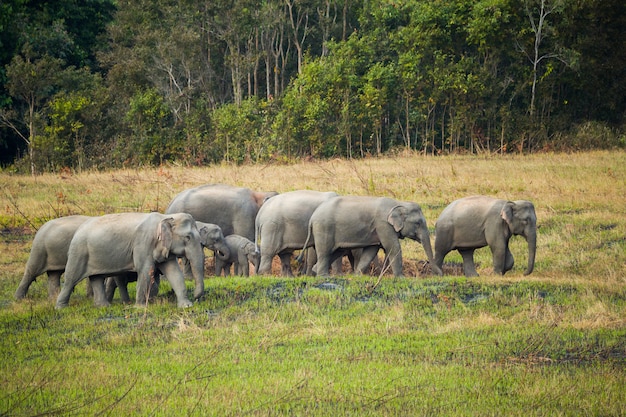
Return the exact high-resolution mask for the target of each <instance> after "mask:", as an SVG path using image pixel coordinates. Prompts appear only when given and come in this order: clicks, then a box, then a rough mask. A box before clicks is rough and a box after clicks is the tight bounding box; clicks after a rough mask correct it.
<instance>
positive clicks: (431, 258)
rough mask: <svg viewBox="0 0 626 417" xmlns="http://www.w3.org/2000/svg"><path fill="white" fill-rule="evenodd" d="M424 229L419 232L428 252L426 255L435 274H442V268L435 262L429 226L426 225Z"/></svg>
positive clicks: (421, 241)
mask: <svg viewBox="0 0 626 417" xmlns="http://www.w3.org/2000/svg"><path fill="white" fill-rule="evenodd" d="M423 229H424V230H421V231H420V232H419V235H418V236H419V241H420V243H421V244H422V246H423V247H424V252H425V253H426V257H427V258H428V263H429V264H430V265H431V268H432V272H433V274H437V275H442V274H443V272H442V270H441V268H439V267H438V266H437V264H435V258H434V256H433V248H432V246H431V244H430V233H429V232H428V227H427V226H424V228H423Z"/></svg>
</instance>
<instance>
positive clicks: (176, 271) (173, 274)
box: [137, 260, 193, 308]
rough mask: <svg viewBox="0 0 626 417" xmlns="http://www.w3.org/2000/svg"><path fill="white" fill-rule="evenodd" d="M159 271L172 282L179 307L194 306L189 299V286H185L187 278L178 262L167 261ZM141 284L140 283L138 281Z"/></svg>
mask: <svg viewBox="0 0 626 417" xmlns="http://www.w3.org/2000/svg"><path fill="white" fill-rule="evenodd" d="M159 269H160V270H161V272H162V273H163V275H165V277H166V278H167V280H168V281H169V282H170V285H171V286H172V289H173V290H174V293H175V294H176V300H177V304H178V307H180V308H186V307H191V306H193V303H192V302H191V301H190V300H189V298H187V286H186V285H185V277H184V276H183V272H182V271H181V269H180V267H179V266H178V262H176V261H175V260H174V261H167V262H163V263H161V264H159ZM137 282H138V283H139V281H137Z"/></svg>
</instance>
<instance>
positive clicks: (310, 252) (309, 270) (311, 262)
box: [300, 246, 317, 276]
mask: <svg viewBox="0 0 626 417" xmlns="http://www.w3.org/2000/svg"><path fill="white" fill-rule="evenodd" d="M305 251H306V257H305V259H306V260H305V262H304V265H302V268H301V271H300V272H301V273H302V274H304V275H306V276H313V275H315V271H313V267H314V266H315V264H316V263H317V253H316V252H315V248H314V247H312V246H311V247H308V248H306V249H305Z"/></svg>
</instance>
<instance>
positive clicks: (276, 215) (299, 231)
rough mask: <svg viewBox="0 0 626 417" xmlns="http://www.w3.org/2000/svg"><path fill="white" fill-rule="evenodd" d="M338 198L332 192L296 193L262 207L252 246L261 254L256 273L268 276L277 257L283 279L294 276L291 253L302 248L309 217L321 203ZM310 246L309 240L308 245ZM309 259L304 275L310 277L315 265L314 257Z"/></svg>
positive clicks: (309, 191) (276, 199)
mask: <svg viewBox="0 0 626 417" xmlns="http://www.w3.org/2000/svg"><path fill="white" fill-rule="evenodd" d="M338 195H339V194H337V193H335V192H321V191H313V190H298V191H290V192H287V193H283V194H279V195H277V196H276V197H272V198H271V199H270V200H268V201H267V202H266V203H265V204H263V206H262V207H261V209H260V210H259V213H258V214H257V216H256V222H255V234H256V237H255V239H256V240H255V243H256V244H258V245H259V251H260V252H261V263H260V265H259V269H258V271H257V273H258V274H267V273H269V272H271V269H272V259H273V258H274V257H275V256H278V257H280V260H281V265H282V266H281V273H282V275H283V276H293V271H292V269H291V256H292V255H293V252H294V250H300V249H302V247H303V246H304V243H305V241H306V237H307V233H308V226H309V219H310V218H311V215H312V214H313V212H314V211H315V209H317V207H318V206H319V205H320V204H321V203H323V202H324V201H326V200H328V199H330V198H334V197H337V196H338ZM259 242H260V243H259ZM313 244H314V242H313V241H312V240H311V242H310V245H313ZM311 252H313V251H311ZM310 255H311V256H310V257H309V260H308V262H307V264H308V268H307V275H311V270H312V267H313V263H315V262H314V261H315V255H314V253H311V254H310Z"/></svg>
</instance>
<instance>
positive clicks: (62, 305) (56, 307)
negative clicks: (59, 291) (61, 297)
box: [54, 303, 67, 310]
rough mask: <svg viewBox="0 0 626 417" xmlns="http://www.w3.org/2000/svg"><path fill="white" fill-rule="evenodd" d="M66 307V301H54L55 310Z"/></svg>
mask: <svg viewBox="0 0 626 417" xmlns="http://www.w3.org/2000/svg"><path fill="white" fill-rule="evenodd" d="M65 307H67V303H56V304H55V305H54V308H55V310H61V309H62V308H65Z"/></svg>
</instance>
